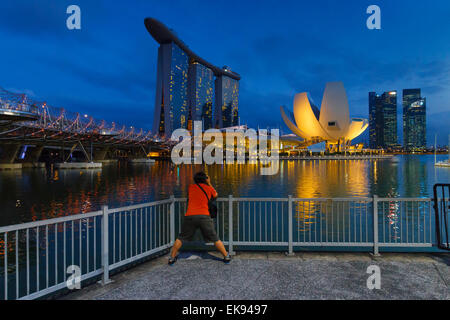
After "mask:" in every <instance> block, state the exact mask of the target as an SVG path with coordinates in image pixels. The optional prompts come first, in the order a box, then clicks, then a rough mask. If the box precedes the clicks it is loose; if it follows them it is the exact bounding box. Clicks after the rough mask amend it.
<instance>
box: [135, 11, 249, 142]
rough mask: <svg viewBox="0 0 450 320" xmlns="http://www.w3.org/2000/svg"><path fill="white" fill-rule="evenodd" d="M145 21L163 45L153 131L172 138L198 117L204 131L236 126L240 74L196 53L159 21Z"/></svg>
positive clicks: (159, 53) (157, 80)
mask: <svg viewBox="0 0 450 320" xmlns="http://www.w3.org/2000/svg"><path fill="white" fill-rule="evenodd" d="M144 23H145V27H146V28H147V30H148V32H149V33H150V35H151V36H152V37H153V38H154V39H155V40H156V41H157V42H158V43H159V44H160V47H159V49H158V62H157V76H156V94H155V111H154V118H153V132H154V133H156V134H157V135H159V136H163V137H170V136H171V134H172V132H173V131H174V130H176V129H178V128H185V129H191V128H192V121H195V120H202V121H203V127H204V129H205V130H206V129H209V128H211V127H216V128H223V127H228V126H233V125H237V124H238V122H239V121H238V100H239V80H240V79H241V77H240V75H239V74H237V73H235V72H233V71H231V69H230V68H228V67H223V68H219V67H216V66H214V65H212V64H211V63H209V62H207V61H206V60H204V59H203V58H201V57H199V56H198V55H196V54H195V53H194V52H193V51H192V50H191V49H189V47H188V46H187V45H186V44H185V43H184V42H183V41H181V40H180V39H179V38H178V36H177V35H176V34H175V33H174V31H173V30H171V29H169V28H167V27H166V26H165V25H164V24H162V23H161V22H159V21H158V20H156V19H153V18H146V19H145V20H144ZM214 77H215V80H214ZM214 84H215V90H214ZM213 96H214V98H213ZM213 100H214V101H213ZM214 102H215V103H214ZM213 109H214V110H213ZM214 117H215V119H214Z"/></svg>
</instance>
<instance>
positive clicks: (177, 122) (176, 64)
mask: <svg viewBox="0 0 450 320" xmlns="http://www.w3.org/2000/svg"><path fill="white" fill-rule="evenodd" d="M171 47H172V52H171V53H172V56H171V66H170V80H169V97H170V98H169V106H170V107H169V110H170V115H169V117H170V121H171V124H172V125H171V127H172V130H175V129H177V128H186V127H187V120H188V100H187V88H188V73H189V57H188V56H187V54H186V53H185V52H184V51H183V50H181V49H180V48H179V47H178V46H177V45H176V44H174V43H172V44H171Z"/></svg>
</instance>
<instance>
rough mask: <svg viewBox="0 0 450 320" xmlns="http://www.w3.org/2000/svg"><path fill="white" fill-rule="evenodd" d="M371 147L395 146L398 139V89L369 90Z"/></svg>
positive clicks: (384, 147)
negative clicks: (378, 92)
mask: <svg viewBox="0 0 450 320" xmlns="http://www.w3.org/2000/svg"><path fill="white" fill-rule="evenodd" d="M369 135H370V143H369V144H370V148H372V149H377V148H383V149H386V148H393V147H396V146H397V144H398V141H397V91H388V92H384V93H383V94H382V95H378V94H376V93H375V92H369Z"/></svg>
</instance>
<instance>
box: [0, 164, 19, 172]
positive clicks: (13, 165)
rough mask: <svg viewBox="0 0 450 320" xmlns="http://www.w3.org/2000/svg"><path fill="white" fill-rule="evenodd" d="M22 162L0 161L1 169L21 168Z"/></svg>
mask: <svg viewBox="0 0 450 320" xmlns="http://www.w3.org/2000/svg"><path fill="white" fill-rule="evenodd" d="M21 169H22V163H0V170H21Z"/></svg>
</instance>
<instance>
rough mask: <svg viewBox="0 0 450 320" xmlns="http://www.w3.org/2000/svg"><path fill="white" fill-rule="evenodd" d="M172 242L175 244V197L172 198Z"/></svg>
mask: <svg viewBox="0 0 450 320" xmlns="http://www.w3.org/2000/svg"><path fill="white" fill-rule="evenodd" d="M170 201H171V202H170V217H169V218H170V242H171V244H174V243H175V197H174V196H173V195H171V196H170Z"/></svg>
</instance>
